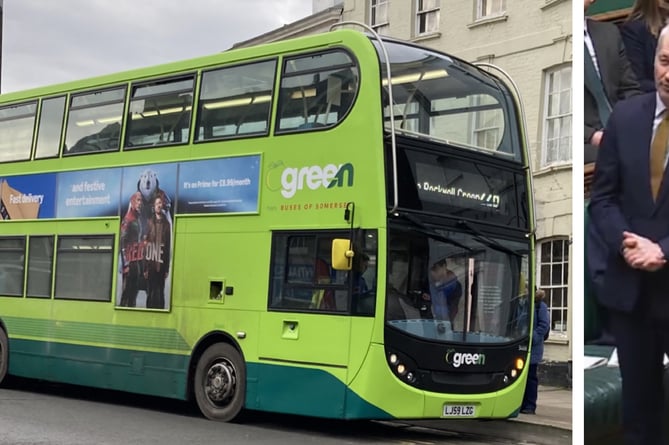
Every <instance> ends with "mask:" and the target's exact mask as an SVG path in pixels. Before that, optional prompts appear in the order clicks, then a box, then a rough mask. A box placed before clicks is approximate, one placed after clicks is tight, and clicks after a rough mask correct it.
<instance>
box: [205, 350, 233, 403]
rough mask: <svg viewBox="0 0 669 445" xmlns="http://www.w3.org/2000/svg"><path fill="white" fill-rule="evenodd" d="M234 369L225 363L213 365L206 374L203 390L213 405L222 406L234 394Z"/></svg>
mask: <svg viewBox="0 0 669 445" xmlns="http://www.w3.org/2000/svg"><path fill="white" fill-rule="evenodd" d="M236 384H237V380H236V377H235V368H234V367H233V366H232V364H231V363H229V362H227V361H223V362H218V363H215V364H213V365H212V366H211V367H210V368H209V371H208V372H207V377H206V381H205V390H206V393H207V397H209V400H211V401H212V402H213V403H215V404H224V403H225V402H227V401H228V399H230V398H231V397H232V395H233V394H234V393H235V387H236Z"/></svg>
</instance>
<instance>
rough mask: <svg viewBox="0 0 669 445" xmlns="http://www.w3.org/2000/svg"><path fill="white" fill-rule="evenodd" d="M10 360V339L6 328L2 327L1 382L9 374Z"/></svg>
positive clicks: (0, 344)
mask: <svg viewBox="0 0 669 445" xmlns="http://www.w3.org/2000/svg"><path fill="white" fill-rule="evenodd" d="M8 362H9V341H8V340H7V334H6V333H5V331H4V329H2V328H0V383H2V382H3V381H4V380H5V377H6V376H7V367H8Z"/></svg>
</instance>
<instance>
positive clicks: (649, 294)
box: [589, 26, 669, 444]
mask: <svg viewBox="0 0 669 445" xmlns="http://www.w3.org/2000/svg"><path fill="white" fill-rule="evenodd" d="M668 36H669V27H667V26H665V27H664V28H662V30H661V31H660V35H659V38H658V42H657V53H656V55H655V82H656V87H657V90H656V91H655V92H650V93H646V94H643V95H640V96H636V97H633V98H631V99H628V100H626V101H624V102H621V103H620V104H618V105H617V106H616V107H615V109H614V110H613V113H612V114H611V119H610V120H609V123H608V125H607V132H606V135H605V137H604V139H603V141H602V148H601V150H600V152H599V156H598V158H597V169H596V170H595V178H594V183H593V187H592V195H591V198H590V205H589V210H590V215H591V219H590V221H591V224H596V225H597V229H598V230H599V231H600V232H601V234H602V237H603V239H604V240H605V242H606V244H607V246H608V251H609V252H611V254H610V255H608V258H607V263H606V267H605V271H604V276H603V284H602V292H601V293H599V294H597V300H598V302H599V303H600V304H601V305H602V306H604V307H606V308H607V310H608V315H609V317H608V322H609V328H610V329H611V332H612V334H613V337H614V339H615V343H616V347H617V352H618V360H619V366H620V374H621V377H622V403H621V405H622V407H623V413H622V427H623V435H624V437H625V443H626V444H663V443H666V442H665V436H664V428H663V425H664V419H665V416H664V400H663V399H664V391H663V390H662V387H663V375H664V367H663V364H662V360H663V357H664V354H665V353H667V352H669V323H668V322H669V299H668V298H667V293H669V268H667V267H666V264H667V257H668V256H669V200H667V199H666V198H667V194H668V193H669V189H668V188H669V181H667V180H666V172H665V169H666V162H667V143H668V141H669V112H668V111H667V110H668V108H669V38H668ZM663 177H664V180H663Z"/></svg>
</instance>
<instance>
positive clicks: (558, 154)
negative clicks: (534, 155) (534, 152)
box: [540, 64, 573, 168]
mask: <svg viewBox="0 0 669 445" xmlns="http://www.w3.org/2000/svg"><path fill="white" fill-rule="evenodd" d="M567 73H568V75H567ZM571 82H572V67H571V64H568V65H560V66H558V67H555V68H551V69H548V70H546V71H545V74H544V91H543V99H544V110H543V119H542V122H543V131H542V134H543V137H542V143H541V156H540V159H541V165H540V168H544V167H549V166H553V165H561V164H568V165H571V161H572V145H573V140H572V134H571V133H572V88H571Z"/></svg>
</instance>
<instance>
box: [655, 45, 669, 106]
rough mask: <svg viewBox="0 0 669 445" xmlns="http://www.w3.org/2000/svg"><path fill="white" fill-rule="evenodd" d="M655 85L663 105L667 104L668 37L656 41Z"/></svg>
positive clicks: (668, 77) (668, 97)
mask: <svg viewBox="0 0 669 445" xmlns="http://www.w3.org/2000/svg"><path fill="white" fill-rule="evenodd" d="M655 85H656V86H657V93H658V94H659V96H660V99H661V100H662V102H663V103H664V105H665V106H669V39H667V38H666V36H665V38H662V39H661V40H660V41H659V42H658V46H657V54H656V56H655Z"/></svg>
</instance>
